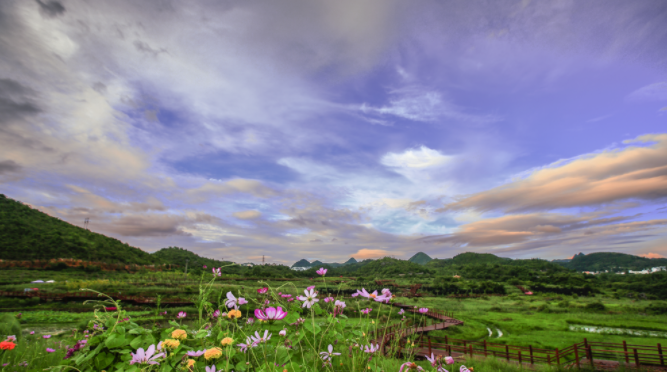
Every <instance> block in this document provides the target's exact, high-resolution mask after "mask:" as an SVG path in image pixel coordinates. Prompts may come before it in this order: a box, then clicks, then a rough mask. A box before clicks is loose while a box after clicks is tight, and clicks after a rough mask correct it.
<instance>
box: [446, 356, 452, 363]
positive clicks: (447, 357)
mask: <svg viewBox="0 0 667 372" xmlns="http://www.w3.org/2000/svg"><path fill="white" fill-rule="evenodd" d="M445 363H446V364H454V358H452V357H450V356H446V357H445Z"/></svg>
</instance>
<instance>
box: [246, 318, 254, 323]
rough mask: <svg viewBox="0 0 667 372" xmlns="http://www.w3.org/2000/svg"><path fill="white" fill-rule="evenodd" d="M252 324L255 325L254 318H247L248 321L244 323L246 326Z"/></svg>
mask: <svg viewBox="0 0 667 372" xmlns="http://www.w3.org/2000/svg"><path fill="white" fill-rule="evenodd" d="M253 323H255V318H248V320H247V321H246V324H253Z"/></svg>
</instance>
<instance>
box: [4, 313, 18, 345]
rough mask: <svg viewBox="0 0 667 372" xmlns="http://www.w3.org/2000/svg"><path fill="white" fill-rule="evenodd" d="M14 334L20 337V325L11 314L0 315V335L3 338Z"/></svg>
mask: <svg viewBox="0 0 667 372" xmlns="http://www.w3.org/2000/svg"><path fill="white" fill-rule="evenodd" d="M11 335H14V336H16V338H17V339H19V338H21V325H20V324H19V321H18V320H17V319H16V316H15V315H13V314H2V315H0V337H1V338H2V339H3V340H4V339H5V338H7V336H11Z"/></svg>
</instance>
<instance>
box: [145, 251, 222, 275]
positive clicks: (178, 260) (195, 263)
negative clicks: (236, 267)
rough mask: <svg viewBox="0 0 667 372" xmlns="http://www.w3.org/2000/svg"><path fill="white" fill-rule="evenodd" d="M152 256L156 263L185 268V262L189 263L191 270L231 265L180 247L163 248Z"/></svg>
mask: <svg viewBox="0 0 667 372" xmlns="http://www.w3.org/2000/svg"><path fill="white" fill-rule="evenodd" d="M151 256H153V257H154V258H155V259H156V261H159V262H163V263H168V264H172V265H180V266H185V262H186V261H188V267H189V268H190V269H199V268H202V267H203V266H204V265H206V266H207V267H208V268H213V267H220V266H224V265H228V264H229V263H230V262H229V261H221V260H214V259H211V258H206V257H201V256H199V255H198V254H196V253H194V252H190V251H188V250H187V249H183V248H179V247H167V248H162V249H160V250H159V251H157V252H154V253H152V254H151ZM207 271H210V269H208V270H207Z"/></svg>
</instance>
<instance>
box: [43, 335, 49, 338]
mask: <svg viewBox="0 0 667 372" xmlns="http://www.w3.org/2000/svg"><path fill="white" fill-rule="evenodd" d="M42 337H44V338H51V335H44V336H42Z"/></svg>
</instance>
